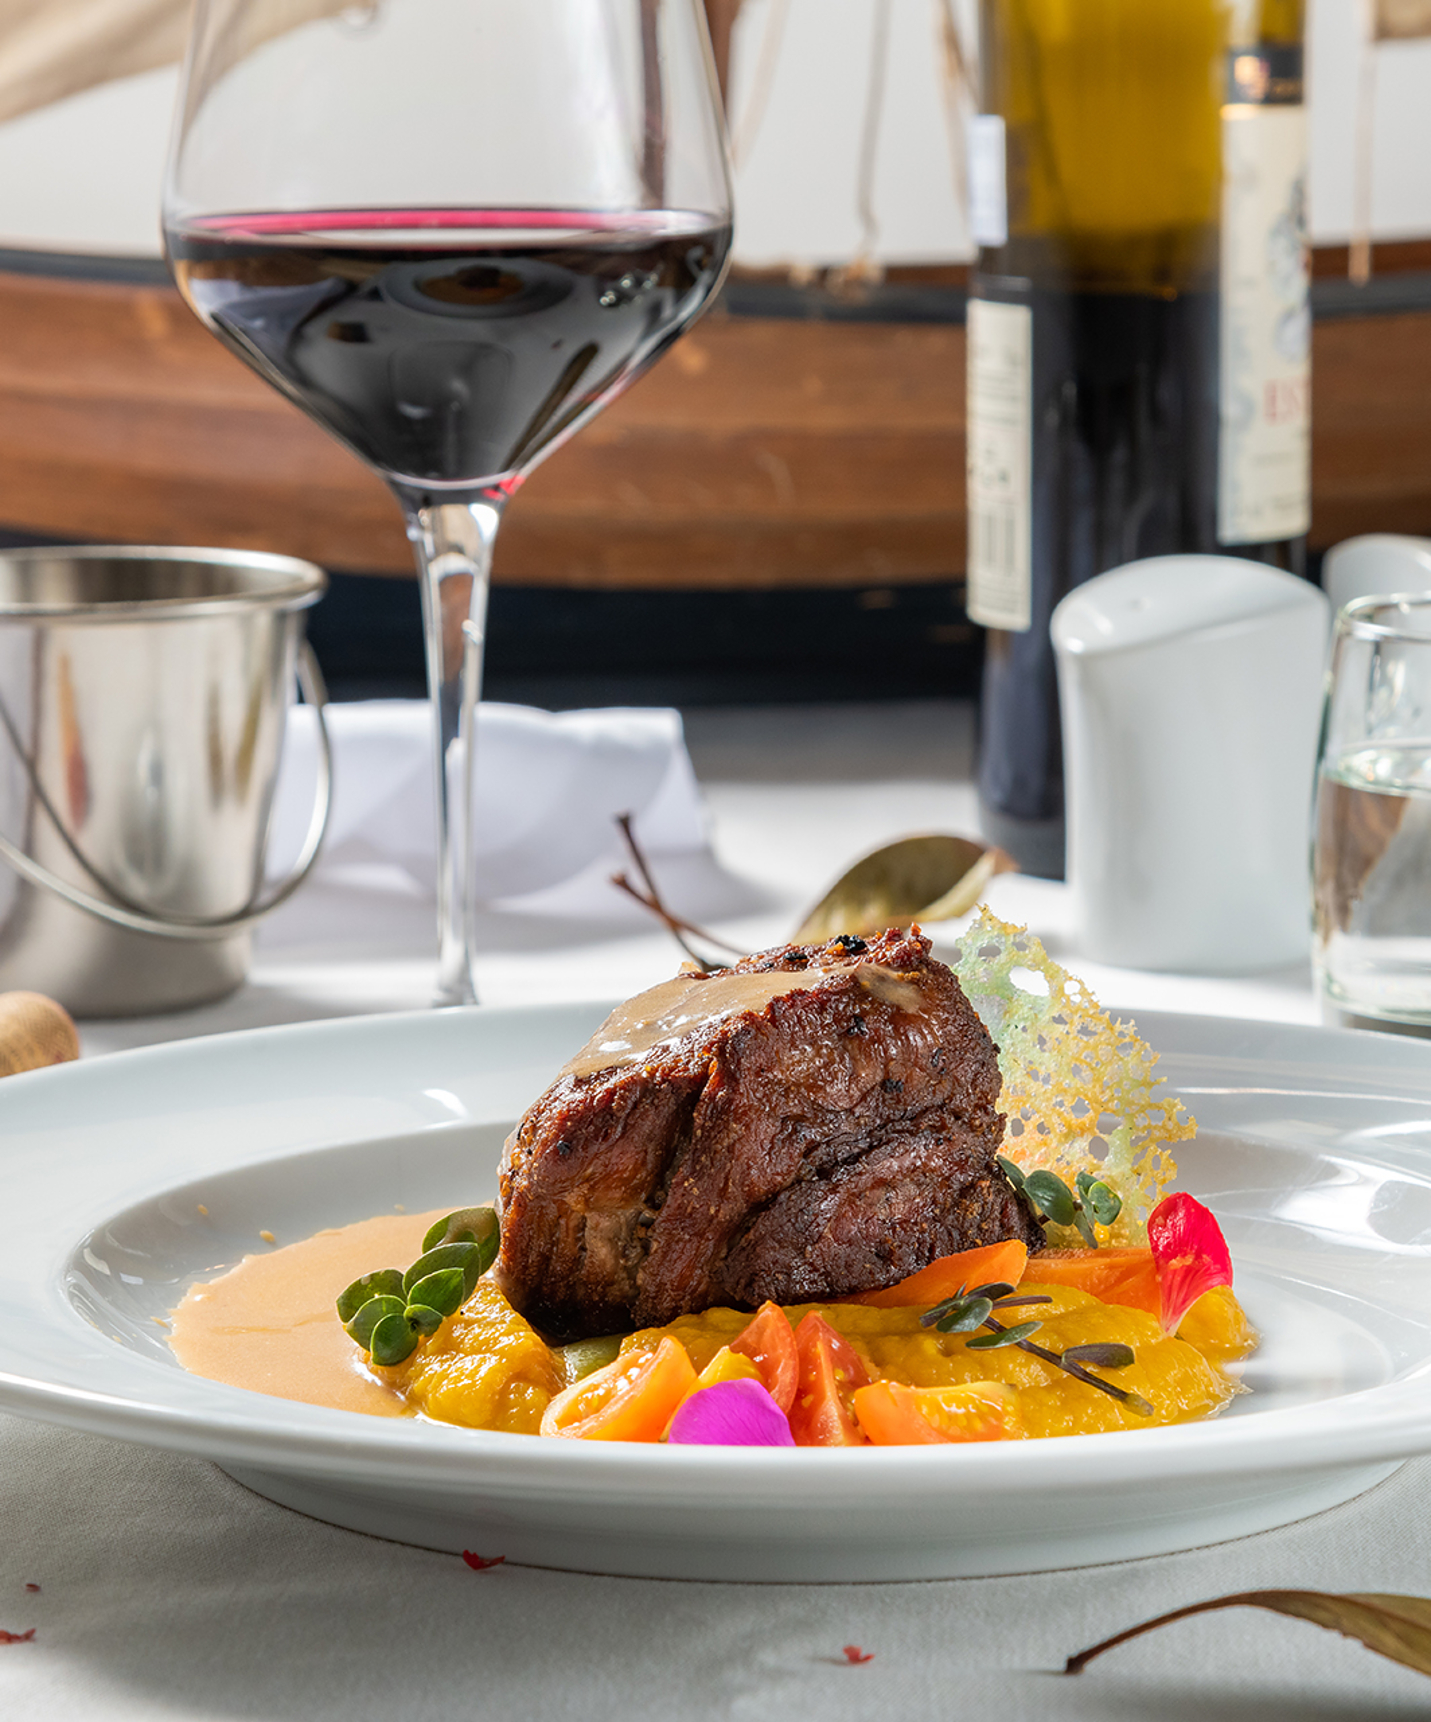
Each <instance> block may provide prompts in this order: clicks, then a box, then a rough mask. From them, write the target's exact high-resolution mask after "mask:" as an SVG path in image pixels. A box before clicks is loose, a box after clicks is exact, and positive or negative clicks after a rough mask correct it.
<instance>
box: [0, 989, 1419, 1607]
mask: <svg viewBox="0 0 1431 1722" xmlns="http://www.w3.org/2000/svg"><path fill="white" fill-rule="evenodd" d="M602 1014H603V1009H602V1007H600V1006H596V1005H571V1006H560V1007H548V1008H538V1009H525V1010H455V1011H443V1012H430V1013H424V1014H421V1015H411V1016H396V1017H370V1018H365V1019H351V1018H350V1019H345V1020H342V1021H337V1022H325V1023H312V1024H304V1025H300V1026H297V1027H286V1028H277V1029H263V1030H258V1031H255V1032H251V1033H246V1034H234V1035H224V1036H218V1037H215V1038H212V1039H206V1040H191V1041H186V1042H181V1043H178V1044H172V1045H168V1046H161V1047H154V1048H147V1049H145V1050H142V1051H138V1052H130V1053H121V1054H117V1055H115V1056H113V1057H110V1058H104V1059H99V1060H96V1061H94V1062H92V1063H88V1064H78V1065H70V1066H67V1067H63V1068H60V1069H57V1070H49V1071H40V1072H37V1073H34V1074H32V1075H26V1076H17V1077H12V1078H9V1079H8V1080H6V1081H5V1082H4V1083H3V1084H0V1175H3V1189H4V1192H5V1207H6V1210H7V1212H8V1215H9V1224H8V1226H7V1238H6V1247H5V1249H4V1251H3V1252H0V1310H3V1314H4V1320H3V1322H0V1407H3V1408H4V1409H6V1410H10V1411H14V1412H19V1413H21V1414H23V1415H25V1416H30V1417H38V1418H44V1419H49V1420H51V1421H53V1422H57V1423H64V1424H68V1425H70V1426H72V1427H75V1428H80V1429H87V1430H93V1431H96V1432H98V1433H100V1434H104V1435H112V1436H119V1437H122V1438H124V1439H126V1440H131V1441H138V1442H144V1443H148V1444H151V1445H154V1446H160V1447H167V1448H171V1449H175V1450H178V1451H182V1452H186V1453H193V1454H198V1455H202V1456H203V1457H206V1458H209V1459H212V1460H215V1461H217V1462H218V1463H219V1464H220V1465H222V1466H223V1467H224V1468H225V1469H226V1470H228V1471H230V1472H231V1473H232V1474H233V1475H234V1476H236V1477H238V1478H239V1479H241V1480H242V1481H243V1482H245V1483H247V1484H248V1485H250V1486H251V1487H252V1488H254V1489H256V1490H258V1491H259V1492H260V1493H262V1494H265V1495H267V1496H269V1497H271V1498H272V1499H274V1500H276V1501H281V1502H283V1503H284V1504H286V1505H288V1506H292V1507H296V1508H298V1509H300V1510H301V1511H304V1512H307V1513H311V1514H313V1515H315V1516H316V1517H319V1518H322V1519H326V1520H329V1521H331V1522H333V1523H335V1524H340V1525H346V1526H350V1527H352V1528H354V1529H357V1530H361V1531H367V1532H372V1533H375V1534H376V1535H379V1536H384V1537H391V1538H396V1539H399V1540H402V1541H406V1542H412V1543H418V1544H422V1545H426V1546H429V1547H432V1548H440V1549H449V1550H455V1549H462V1548H471V1549H476V1550H478V1551H479V1552H481V1553H482V1554H484V1555H496V1554H501V1555H505V1556H506V1558H507V1559H508V1560H510V1561H520V1562H529V1563H532V1564H535V1565H540V1566H554V1567H566V1568H573V1569H578V1570H584V1571H590V1572H607V1573H629V1574H644V1575H650V1576H656V1577H684V1578H725V1579H747V1580H749V1579H757V1580H759V1579H771V1580H774V1579H784V1580H795V1579H798V1580H821V1581H829V1580H853V1579H888V1578H929V1577H944V1576H959V1575H971V1574H989V1573H1006V1572H1018V1571H1028V1570H1039V1569H1046V1568H1051V1567H1059V1566H1070V1565H1078V1564H1083V1563H1087V1562H1095V1561H1106V1560H1114V1559H1120V1558H1124V1557H1128V1556H1134V1555H1147V1554H1156V1553H1163V1552H1166V1551H1169V1550H1172V1549H1177V1548H1185V1547H1189V1546H1191V1545H1194V1544H1200V1543H1208V1542H1214V1541H1217V1540H1220V1539H1222V1538H1226V1537H1230V1536H1236V1535H1240V1534H1243V1533H1246V1532H1250V1531H1257V1530H1262V1529H1265V1528H1267V1527H1269V1526H1272V1525H1277V1524H1283V1523H1286V1522H1287V1521H1289V1520H1291V1519H1294V1518H1299V1517H1302V1516H1304V1515H1306V1514H1308V1513H1312V1512H1316V1511H1318V1510H1320V1509H1322V1508H1325V1507H1328V1506H1331V1505H1334V1504H1335V1503H1337V1502H1339V1501H1343V1500H1346V1499H1347V1498H1348V1497H1350V1496H1352V1495H1354V1494H1356V1493H1358V1492H1359V1491H1361V1490H1363V1489H1365V1488H1367V1487H1369V1486H1371V1485H1372V1484H1374V1483H1376V1482H1377V1481H1379V1480H1380V1479H1381V1478H1382V1477H1384V1476H1386V1475H1388V1474H1389V1472H1390V1471H1391V1470H1392V1469H1393V1468H1394V1467H1395V1465H1396V1463H1397V1462H1399V1461H1400V1460H1402V1459H1404V1458H1406V1457H1409V1456H1411V1455H1413V1454H1417V1453H1423V1452H1427V1451H1431V1047H1428V1046H1427V1045H1425V1044H1422V1043H1420V1042H1417V1041H1412V1040H1406V1039H1400V1038H1394V1037H1391V1036H1385V1035H1365V1034H1363V1035H1358V1034H1352V1033H1335V1032H1331V1031H1326V1030H1317V1029H1309V1028H1292V1027H1281V1026H1276V1025H1270V1024H1264V1023H1246V1022H1226V1021H1219V1020H1214V1019H1211V1018H1201V1017H1179V1016H1169V1015H1155V1014H1153V1013H1151V1012H1149V1013H1144V1014H1143V1015H1142V1016H1141V1017H1140V1019H1139V1027H1140V1029H1141V1030H1142V1032H1143V1033H1144V1035H1145V1036H1146V1037H1147V1039H1148V1040H1149V1041H1150V1042H1151V1044H1152V1045H1153V1046H1155V1047H1157V1048H1158V1049H1159V1050H1160V1051H1161V1052H1162V1053H1163V1061H1162V1065H1161V1067H1160V1069H1161V1071H1162V1072H1163V1074H1165V1075H1166V1076H1167V1077H1168V1079H1169V1081H1170V1084H1171V1085H1172V1086H1173V1087H1175V1088H1177V1089H1178V1090H1180V1091H1181V1092H1182V1093H1183V1094H1184V1095H1185V1096H1186V1097H1187V1098H1188V1100H1189V1102H1190V1104H1191V1106H1192V1109H1193V1110H1194V1112H1195V1113H1196V1114H1197V1116H1198V1118H1199V1121H1200V1125H1201V1133H1200V1135H1199V1136H1198V1138H1197V1140H1196V1141H1195V1142H1194V1143H1190V1144H1185V1145H1184V1146H1183V1147H1182V1148H1181V1149H1180V1150H1179V1158H1180V1162H1181V1166H1182V1179H1181V1183H1182V1187H1184V1188H1186V1189H1190V1190H1192V1191H1193V1192H1194V1193H1195V1194H1196V1195H1198V1196H1200V1197H1201V1198H1202V1199H1204V1200H1205V1201H1207V1202H1208V1203H1210V1204H1211V1206H1212V1207H1213V1208H1214V1209H1215V1211H1216V1212H1217V1214H1218V1216H1219V1217H1220V1219H1221V1220H1222V1223H1223V1226H1224V1228H1225V1230H1226V1232H1227V1235H1228V1238H1229V1241H1230V1243H1231V1245H1232V1251H1233V1256H1234V1258H1235V1261H1236V1264H1237V1289H1238V1292H1239V1294H1240V1295H1241V1297H1242V1299H1243V1302H1244V1303H1245V1305H1246V1307H1247V1309H1248V1311H1249V1313H1250V1315H1251V1316H1252V1319H1253V1320H1254V1322H1255V1323H1256V1324H1257V1326H1258V1327H1259V1328H1260V1329H1261V1331H1262V1334H1263V1336H1264V1337H1263V1344H1262V1347H1261V1350H1260V1351H1259V1352H1258V1353H1257V1354H1256V1356H1255V1357H1254V1358H1253V1359H1252V1360H1251V1361H1250V1363H1249V1364H1248V1366H1247V1370H1246V1377H1245V1379H1246V1382H1247V1384H1248V1385H1249V1386H1250V1387H1251V1388H1252V1389H1253V1391H1252V1392H1251V1393H1250V1394H1247V1395H1245V1396H1243V1397H1242V1398H1240V1399H1239V1400H1238V1401H1237V1402H1236V1403H1235V1404H1234V1405H1233V1407H1232V1408H1231V1409H1230V1410H1229V1411H1228V1412H1227V1413H1226V1414H1225V1415H1223V1416H1222V1417H1221V1418H1218V1419H1217V1420H1215V1421H1213V1422H1208V1423H1198V1424H1188V1425H1181V1426H1177V1427H1172V1428H1162V1429H1149V1430H1140V1431H1135V1432H1128V1433H1119V1434H1109V1435H1091V1436H1081V1437H1064V1438H1059V1439H1054V1440H1047V1441H1028V1442H1008V1443H988V1444H982V1445H971V1446H946V1447H921V1448H885V1449H869V1448H865V1449H855V1450H818V1449H799V1450H796V1451H790V1450H788V1449H753V1448H750V1449H731V1448H702V1447H669V1448H668V1447H659V1446H658V1447H651V1446H638V1445H627V1444H624V1443H609V1444H608V1443H600V1442H575V1441H573V1442H565V1441H548V1440H540V1439H537V1438H534V1437H531V1436H515V1435H497V1434H489V1433H483V1432H476V1431H471V1430H464V1429H458V1428H449V1427H443V1426H441V1425H437V1424H431V1423H424V1422H419V1421H416V1420H411V1421H410V1420H406V1419H388V1418H375V1417H364V1416H361V1415H358V1414H355V1413H350V1412H342V1411H330V1410H324V1409H322V1408H320V1407H316V1406H311V1405H300V1404H295V1403H291V1402H289V1401H287V1400H281V1399H274V1398H269V1397H266V1396H264V1395H261V1394H255V1393H249V1392H246V1391H244V1390H242V1389H239V1388H232V1387H227V1386H224V1385H222V1384H221V1383H217V1382H213V1381H207V1380H203V1379H200V1378H199V1377H196V1376H192V1375H188V1374H186V1373H185V1372H184V1371H183V1370H182V1369H180V1368H179V1367H178V1365H177V1364H176V1363H175V1362H174V1360H173V1358H172V1356H171V1355H170V1353H169V1351H168V1347H167V1344H166V1341H165V1335H164V1329H163V1327H162V1326H161V1325H160V1324H159V1322H157V1321H156V1320H155V1318H156V1317H163V1316H164V1315H166V1314H167V1312H168V1311H169V1310H170V1309H171V1308H172V1307H173V1305H174V1304H175V1303H176V1302H177V1301H178V1299H179V1297H180V1296H181V1295H182V1293H183V1291H184V1289H185V1288H186V1287H187V1286H188V1285H189V1284H191V1283H192V1282H193V1281H194V1280H195V1279H198V1278H205V1277H209V1276H211V1275H213V1274H214V1273H216V1272H219V1271H221V1270H223V1269H224V1268H226V1267H228V1266H230V1265H232V1264H233V1263H235V1262H236V1261H238V1260H239V1259H240V1258H241V1257H242V1256H243V1255H245V1254H247V1253H250V1252H251V1251H253V1250H255V1249H261V1248H263V1247H264V1246H263V1245H261V1244H260V1243H259V1242H258V1235H259V1233H260V1231H271V1232H272V1233H274V1234H275V1236H276V1238H277V1240H278V1242H279V1243H287V1242H291V1241H294V1240H296V1239H298V1238H301V1237H304V1236H307V1235H308V1234H310V1233H312V1232H314V1231H317V1230H319V1229H320V1228H322V1227H325V1226H336V1225H342V1224H345V1223H347V1222H349V1221H352V1220H357V1219H362V1218H364V1217H366V1216H368V1215H371V1214H377V1213H382V1212H385V1211H391V1210H392V1209H393V1207H394V1206H395V1205H396V1204H399V1203H401V1204H403V1205H405V1206H406V1207H407V1208H409V1209H411V1210H413V1211H419V1210H422V1209H428V1208H435V1207H442V1206H454V1207H455V1206H458V1205H460V1204H465V1203H469V1202H472V1201H476V1200H482V1199H484V1198H486V1197H489V1196H490V1195H491V1194H492V1191H493V1189H494V1174H495V1167H496V1161H497V1156H498V1153H499V1151H500V1148H501V1144H502V1140H503V1137H504V1136H505V1134H506V1131H507V1129H508V1127H509V1125H510V1122H511V1121H512V1120H513V1119H514V1118H515V1117H516V1116H517V1115H518V1114H519V1112H520V1111H521V1110H522V1109H523V1108H524V1106H525V1105H526V1104H527V1103H528V1102H529V1101H530V1100H532V1099H533V1098H534V1097H535V1096H536V1095H537V1094H538V1093H539V1092H540V1090H541V1089H542V1087H543V1086H544V1085H545V1083H546V1082H547V1081H548V1080H549V1079H550V1077H551V1076H552V1074H553V1073H554V1072H555V1071H556V1070H557V1069H558V1067H559V1066H560V1065H561V1064H562V1062H563V1061H564V1060H565V1059H566V1058H567V1056H568V1055H569V1054H570V1053H571V1052H572V1050H573V1049H574V1048H575V1047H577V1046H578V1045H580V1044H581V1042H582V1041H583V1040H584V1039H585V1038H586V1036H587V1035H588V1034H589V1032H590V1031H591V1029H592V1028H593V1027H594V1026H595V1024H596V1023H597V1022H598V1021H599V1020H600V1018H601V1016H602ZM201 1204H202V1207H203V1208H205V1209H207V1214H206V1215H204V1214H201V1212H200V1205H201Z"/></svg>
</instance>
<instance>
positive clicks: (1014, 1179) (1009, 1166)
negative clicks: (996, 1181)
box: [998, 1154, 1024, 1190]
mask: <svg viewBox="0 0 1431 1722" xmlns="http://www.w3.org/2000/svg"><path fill="white" fill-rule="evenodd" d="M998 1161H999V1167H1000V1169H1001V1170H1002V1172H1003V1174H1004V1176H1005V1177H1006V1178H1007V1179H1008V1181H1009V1182H1010V1183H1011V1184H1012V1185H1013V1187H1014V1188H1015V1189H1016V1190H1022V1189H1023V1187H1024V1169H1023V1167H1022V1166H1016V1165H1015V1164H1014V1162H1013V1161H1012V1160H1006V1159H1005V1158H1004V1156H1003V1155H1002V1154H1000V1155H999V1156H998Z"/></svg>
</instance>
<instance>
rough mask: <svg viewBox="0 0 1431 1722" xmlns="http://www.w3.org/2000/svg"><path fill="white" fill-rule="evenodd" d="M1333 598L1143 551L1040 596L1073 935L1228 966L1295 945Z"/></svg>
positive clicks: (1276, 959) (1123, 953) (1290, 955)
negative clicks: (1059, 746) (1046, 625)
mask: <svg viewBox="0 0 1431 1722" xmlns="http://www.w3.org/2000/svg"><path fill="white" fill-rule="evenodd" d="M1328 618H1329V610H1328V605H1327V600H1326V598H1325V597H1324V596H1323V595H1322V593H1321V592H1319V591H1318V590H1317V588H1316V587H1315V586H1311V585H1309V584H1308V583H1307V582H1306V581H1305V580H1299V579H1298V578H1296V576H1294V575H1291V574H1283V573H1281V572H1280V571H1278V570H1277V569H1274V568H1269V567H1266V566H1264V565H1263V564H1261V563H1257V562H1250V561H1246V560H1243V559H1242V558H1239V557H1231V556H1156V557H1152V558H1149V559H1148V560H1147V561H1143V562H1132V563H1129V564H1128V565H1127V566H1126V567H1123V568H1115V569H1113V570H1111V571H1110V572H1109V573H1107V574H1100V575H1099V576H1098V577H1097V578H1096V579H1093V580H1089V581H1088V582H1086V583H1085V584H1084V585H1082V586H1079V587H1078V588H1076V590H1074V591H1073V592H1071V593H1069V595H1068V596H1067V597H1066V598H1065V599H1064V600H1063V601H1062V603H1060V604H1059V606H1058V608H1057V609H1056V610H1055V611H1054V613H1053V623H1052V632H1053V643H1054V649H1055V652H1056V654H1057V659H1058V681H1059V702H1060V708H1061V711H1062V716H1063V750H1064V778H1065V783H1066V795H1067V829H1068V881H1069V886H1070V890H1071V893H1072V897H1073V919H1074V928H1075V936H1076V940H1077V944H1078V948H1079V949H1080V950H1081V951H1082V952H1083V953H1084V954H1085V955H1086V956H1089V957H1092V958H1094V959H1095V960H1096V961H1099V962H1105V963H1112V964H1117V965H1120V966H1122V967H1126V968H1135V969H1164V970H1175V971H1176V970H1182V971H1192V972H1194V973H1204V974H1227V973H1235V972H1237V971H1240V970H1248V969H1259V968H1271V967H1274V966H1276V965H1279V964H1283V963H1289V962H1294V961H1296V960H1297V959H1298V958H1301V957H1305V956H1306V955H1307V953H1308V950H1309V946H1310V940H1311V934H1310V925H1309V909H1308V885H1307V844H1308V820H1309V814H1310V807H1311V797H1312V786H1313V775H1314V769H1315V764H1316V748H1317V728H1318V722H1319V716H1320V710H1321V699H1322V677H1323V668H1324V662H1325V657H1326V646H1327V629H1328Z"/></svg>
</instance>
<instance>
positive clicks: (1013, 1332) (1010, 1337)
mask: <svg viewBox="0 0 1431 1722" xmlns="http://www.w3.org/2000/svg"><path fill="white" fill-rule="evenodd" d="M1052 1302H1053V1299H1052V1298H1051V1297H1045V1296H1043V1295H1042V1294H1041V1293H1035V1294H1026V1295H1024V1296H1022V1297H1019V1296H1016V1295H1015V1293H1014V1288H1013V1286H1011V1285H1009V1284H1007V1283H1006V1282H1004V1281H1002V1280H999V1281H994V1282H993V1283H991V1284H989V1285H983V1286H974V1287H973V1288H972V1289H971V1288H970V1287H968V1286H961V1287H960V1288H959V1290H958V1291H957V1292H955V1294H954V1296H953V1297H947V1298H945V1299H944V1301H943V1302H942V1303H937V1304H935V1306H934V1308H933V1309H930V1310H926V1311H925V1312H924V1314H923V1315H922V1316H920V1318H919V1325H920V1326H921V1327H932V1328H935V1329H936V1330H937V1331H938V1332H940V1333H967V1334H970V1335H971V1336H972V1337H971V1338H970V1339H968V1340H967V1341H966V1342H965V1343H966V1344H967V1346H968V1349H969V1350H970V1351H997V1350H999V1349H1000V1348H1002V1347H1003V1346H1006V1345H1016V1346H1018V1348H1019V1350H1020V1351H1027V1352H1028V1353H1029V1354H1030V1355H1031V1356H1033V1357H1038V1358H1042V1360H1043V1361H1044V1362H1045V1363H1051V1364H1052V1365H1053V1367H1054V1368H1055V1369H1061V1370H1062V1371H1063V1372H1064V1374H1065V1375H1071V1376H1073V1378H1074V1379H1075V1380H1076V1381H1082V1382H1086V1383H1087V1385H1088V1386H1089V1387H1096V1388H1097V1389H1098V1391H1099V1392H1100V1393H1106V1394H1107V1395H1108V1397H1109V1398H1110V1399H1116V1400H1117V1401H1118V1403H1119V1404H1120V1405H1126V1406H1127V1407H1128V1409H1129V1410H1130V1411H1132V1412H1133V1413H1135V1415H1137V1416H1139V1417H1151V1416H1152V1415H1153V1407H1152V1406H1151V1405H1150V1404H1149V1403H1148V1401H1147V1400H1146V1399H1144V1398H1143V1397H1142V1395H1141V1394H1138V1393H1130V1392H1128V1390H1127V1389H1126V1388H1123V1387H1117V1386H1115V1385H1114V1384H1113V1382H1111V1381H1105V1380H1104V1379H1103V1377H1102V1376H1101V1375H1094V1374H1093V1373H1092V1370H1091V1369H1090V1367H1089V1366H1090V1365H1092V1366H1093V1368H1096V1369H1127V1368H1128V1366H1129V1365H1130V1364H1131V1363H1133V1362H1134V1361H1135V1358H1134V1352H1133V1348H1132V1346H1131V1345H1071V1346H1069V1347H1068V1348H1067V1350H1065V1351H1061V1352H1060V1351H1050V1350H1049V1349H1048V1347H1047V1346H1044V1345H1035V1344H1034V1343H1033V1341H1032V1339H1031V1338H1030V1336H1031V1335H1032V1334H1034V1333H1037V1332H1038V1330H1039V1328H1040V1327H1041V1326H1042V1325H1043V1324H1042V1323H1041V1322H1037V1321H1021V1322H1017V1323H1015V1324H1014V1325H1013V1326H1012V1327H1005V1325H1004V1324H1003V1322H1001V1321H1000V1320H999V1319H998V1318H997V1316H995V1314H994V1311H995V1310H1008V1309H1020V1308H1026V1307H1027V1306H1028V1305H1030V1304H1040V1303H1052ZM980 1329H987V1330H988V1331H987V1332H981V1331H979V1330H980Z"/></svg>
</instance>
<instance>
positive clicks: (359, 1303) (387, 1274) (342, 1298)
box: [338, 1268, 402, 1322]
mask: <svg viewBox="0 0 1431 1722" xmlns="http://www.w3.org/2000/svg"><path fill="white" fill-rule="evenodd" d="M401 1296H402V1269H401V1268H379V1269H378V1270H377V1272H376V1273H371V1274H364V1275H363V1277H362V1278H361V1279H356V1280H354V1281H353V1283H352V1285H350V1286H349V1287H348V1289H347V1290H346V1291H344V1292H342V1293H340V1294H339V1297H338V1320H339V1321H341V1322H349V1321H351V1320H352V1319H353V1317H354V1316H355V1315H356V1314H357V1313H358V1311H359V1310H360V1309H361V1308H362V1307H363V1305H364V1304H365V1303H366V1302H367V1301H368V1299H369V1298H374V1297H401Z"/></svg>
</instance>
